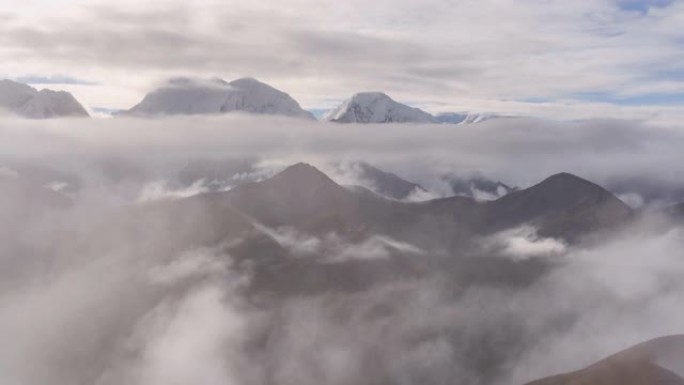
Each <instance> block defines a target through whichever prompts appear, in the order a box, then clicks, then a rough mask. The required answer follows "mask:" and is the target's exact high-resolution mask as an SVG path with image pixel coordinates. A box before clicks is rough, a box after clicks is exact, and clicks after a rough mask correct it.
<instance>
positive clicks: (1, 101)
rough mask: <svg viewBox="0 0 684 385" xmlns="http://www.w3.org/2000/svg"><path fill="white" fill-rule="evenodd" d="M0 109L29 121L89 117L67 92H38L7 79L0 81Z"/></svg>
mask: <svg viewBox="0 0 684 385" xmlns="http://www.w3.org/2000/svg"><path fill="white" fill-rule="evenodd" d="M0 108H4V109H6V110H8V111H10V112H12V113H14V114H16V115H19V116H22V117H25V118H29V119H50V118H59V117H88V116H90V115H89V114H88V112H87V111H86V110H85V108H84V107H83V105H81V103H79V102H78V100H76V98H75V97H74V96H73V95H72V94H71V93H69V92H66V91H54V90H50V89H42V90H40V91H39V90H37V89H35V88H33V87H31V86H29V85H28V84H24V83H19V82H15V81H13V80H9V79H3V80H0Z"/></svg>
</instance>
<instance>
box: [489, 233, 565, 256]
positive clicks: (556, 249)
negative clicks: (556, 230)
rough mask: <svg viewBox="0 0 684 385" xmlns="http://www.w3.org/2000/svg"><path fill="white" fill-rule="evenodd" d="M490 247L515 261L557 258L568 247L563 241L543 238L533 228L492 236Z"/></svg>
mask: <svg viewBox="0 0 684 385" xmlns="http://www.w3.org/2000/svg"><path fill="white" fill-rule="evenodd" d="M486 243H490V245H489V247H491V248H493V249H494V250H497V249H498V250H500V251H499V252H500V253H501V254H502V255H504V256H506V257H509V258H512V259H514V260H525V259H529V258H539V257H557V256H560V255H563V254H565V253H566V251H567V249H568V246H567V245H566V244H565V243H564V242H563V241H561V240H558V239H554V238H543V237H540V236H539V235H538V234H537V230H536V229H535V228H534V227H531V226H523V227H519V228H515V229H510V230H505V231H502V232H500V233H498V234H495V235H493V236H491V237H490V238H489V239H488V240H487V241H486Z"/></svg>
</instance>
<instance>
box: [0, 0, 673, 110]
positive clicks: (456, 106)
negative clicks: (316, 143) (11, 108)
mask: <svg viewBox="0 0 684 385" xmlns="http://www.w3.org/2000/svg"><path fill="white" fill-rule="evenodd" d="M630 3H631V2H630ZM639 5H640V6H641V5H643V6H644V7H648V8H649V11H648V12H647V13H645V14H643V15H642V14H635V13H634V12H633V11H631V10H626V9H625V6H624V3H620V2H616V1H612V0H601V1H586V0H582V1H575V2H571V3H570V2H566V1H560V0H554V1H549V2H545V3H543V4H540V3H539V2H537V1H533V0H524V1H520V2H516V3H515V4H513V3H506V2H504V3H502V2H500V1H496V0H486V1H466V2H465V3H462V4H459V6H457V7H455V6H453V4H452V2H450V1H448V0H430V1H428V2H425V1H416V0H400V1H397V0H391V1H390V0H382V1H376V2H374V3H373V4H372V5H369V4H368V3H367V2H362V1H360V0H353V1H348V2H345V3H344V4H341V3H339V2H335V1H332V0H325V1H319V0H296V1H288V2H287V3H283V2H278V1H274V0H269V1H262V2H259V3H244V2H238V1H229V2H228V3H221V4H220V5H218V4H216V3H214V2H211V1H201V2H199V3H194V4H193V6H192V7H189V6H187V5H186V4H184V3H181V2H178V1H165V2H162V3H155V5H140V4H139V3H135V2H131V1H124V2H119V3H117V5H116V6H112V5H111V4H110V3H105V2H104V1H96V2H87V3H86V2H84V1H69V2H66V3H64V4H63V7H64V9H68V10H69V11H70V12H65V15H68V16H65V17H60V18H56V17H53V16H52V14H51V13H49V12H47V11H46V10H41V9H40V7H38V9H36V7H35V6H34V7H30V6H26V7H15V8H13V9H12V10H11V11H10V12H11V13H10V15H11V20H12V22H9V23H3V24H2V27H0V32H1V33H0V36H2V38H0V42H1V43H2V47H3V51H4V52H5V53H6V55H5V56H6V57H8V58H10V60H6V61H4V62H3V63H2V65H1V66H0V72H3V73H7V74H16V76H22V74H24V75H23V76H26V75H25V73H26V72H27V71H30V73H55V72H58V73H65V74H70V75H72V76H73V75H74V74H78V75H79V76H83V75H82V74H85V75H87V77H88V78H93V79H97V80H98V82H100V83H103V84H105V85H107V86H119V85H123V86H124V87H125V88H127V89H128V90H129V93H130V90H135V92H136V93H137V95H138V100H139V99H140V98H141V97H142V94H143V92H144V91H145V90H146V89H147V88H149V87H150V86H151V85H152V84H153V83H156V82H157V81H158V80H159V79H160V78H163V77H167V76H174V75H178V74H188V75H197V76H215V75H216V76H221V77H224V78H227V79H231V78H237V77H240V76H245V75H251V76H255V77H258V78H260V79H264V80H266V81H267V82H269V83H271V84H273V85H274V86H276V87H278V88H281V89H284V90H285V91H287V92H289V93H291V94H292V95H293V96H294V97H295V98H296V99H298V100H300V101H302V102H303V104H304V105H305V106H307V107H312V108H321V107H328V104H329V103H328V102H326V101H327V100H329V99H331V98H332V99H339V100H342V99H345V98H346V97H348V96H349V95H350V94H351V93H353V92H359V91H364V90H383V91H386V92H389V93H390V94H391V95H393V96H395V97H396V98H397V99H398V100H408V101H413V103H414V104H416V105H419V106H422V107H428V108H431V109H434V110H459V111H469V110H475V111H480V112H487V111H490V112H509V110H512V111H513V112H515V113H516V114H530V113H531V114H535V115H537V114H538V113H539V112H540V111H539V109H540V108H544V109H547V108H548V107H551V108H553V109H554V110H564V111H565V116H569V115H572V114H573V113H574V114H580V113H581V114H582V115H583V116H585V115H587V114H589V115H591V116H602V117H619V116H621V115H620V113H619V112H618V110H623V109H616V108H614V106H612V105H611V103H609V102H607V101H606V103H593V102H591V100H587V99H585V98H581V97H579V98H577V97H576V96H577V95H581V94H582V93H591V92H600V93H606V94H614V95H620V94H625V93H630V92H631V93H636V95H643V94H647V93H649V92H651V93H652V92H653V91H643V90H642V91H638V90H639V89H642V88H643V87H644V86H645V85H646V86H649V85H653V86H655V85H658V87H659V88H660V87H665V88H670V89H671V88H673V87H675V88H677V87H678V86H677V84H678V83H680V82H678V81H677V80H676V79H675V78H673V77H671V76H664V75H663V74H666V73H668V72H669V73H673V72H676V71H678V70H681V68H680V66H679V65H678V64H677V63H681V62H682V60H681V59H682V55H684V50H683V49H682V45H681V38H682V35H681V33H680V32H679V31H680V29H679V28H677V26H678V25H679V21H680V19H681V15H682V14H683V12H684V6H683V5H682V4H681V3H679V2H673V3H672V4H670V5H669V6H667V7H658V6H656V5H658V3H653V2H651V3H648V2H639ZM46 9H49V7H46ZM359 9H363V12H359ZM502 14H505V15H506V18H505V20H503V21H502V18H501V17H500V15H502ZM274 47H277V48H278V49H275V48H274ZM679 88H680V91H681V87H679ZM102 90H103V91H104V90H105V88H102ZM108 90H115V89H114V88H108ZM119 94H120V95H121V98H125V99H126V100H127V102H128V103H130V105H132V104H133V103H135V102H136V100H133V99H134V97H133V96H132V95H129V94H125V95H124V94H121V93H120V92H119ZM89 97H90V98H93V96H92V95H89ZM116 97H118V96H117V95H112V98H116ZM530 98H543V99H544V100H550V101H551V102H550V103H549V104H551V106H548V107H540V106H539V105H535V104H530V103H524V102H523V101H524V100H528V99H530ZM103 99H104V98H103ZM516 101H518V102H517V103H516ZM110 103H111V102H110ZM86 104H90V105H97V106H103V107H110V108H111V107H113V106H112V105H103V104H102V103H94V102H92V103H91V102H89V101H88V100H86ZM122 104H123V102H121V101H119V102H117V103H116V107H117V108H122ZM659 107H661V106H660V105H658V106H656V107H653V108H648V109H647V112H646V111H641V109H639V108H624V110H628V111H631V112H632V113H634V114H638V115H640V116H641V117H644V116H648V115H649V114H656V113H659V112H662V111H663V110H662V109H661V108H659ZM578 110H579V111H581V112H577V111H578ZM549 113H550V112H549Z"/></svg>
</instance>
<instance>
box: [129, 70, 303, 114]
mask: <svg viewBox="0 0 684 385" xmlns="http://www.w3.org/2000/svg"><path fill="white" fill-rule="evenodd" d="M237 111H239V112H246V113H250V114H264V115H284V116H292V117H298V118H304V119H310V120H313V119H314V117H313V115H311V113H310V112H308V111H304V110H303V109H302V108H301V107H300V106H299V103H297V101H296V100H294V99H293V98H292V97H290V96H289V95H288V94H286V93H284V92H282V91H279V90H277V89H275V88H273V87H271V86H269V85H267V84H265V83H262V82H260V81H258V80H256V79H252V78H242V79H237V80H234V81H232V82H230V83H228V82H226V81H224V80H222V79H218V78H213V79H191V78H174V79H171V80H169V81H168V82H167V83H166V84H165V85H163V86H162V87H161V88H159V89H156V90H154V91H152V92H151V93H149V94H147V96H145V98H144V99H143V100H142V101H141V102H140V103H139V104H138V105H136V106H134V107H133V108H131V109H130V110H128V111H125V112H123V113H121V115H137V116H145V115H202V114H224V113H229V112H237Z"/></svg>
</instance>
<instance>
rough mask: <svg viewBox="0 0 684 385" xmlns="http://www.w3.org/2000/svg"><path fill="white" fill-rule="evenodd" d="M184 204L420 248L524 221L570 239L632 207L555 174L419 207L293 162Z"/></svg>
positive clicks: (621, 217)
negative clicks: (481, 198)
mask: <svg viewBox="0 0 684 385" xmlns="http://www.w3.org/2000/svg"><path fill="white" fill-rule="evenodd" d="M190 199H198V200H205V199H207V200H219V201H224V202H225V204H226V205H228V206H230V207H232V208H233V209H234V210H236V211H239V212H240V213H242V214H243V215H245V216H246V217H249V218H253V219H255V220H256V221H258V222H259V223H262V224H264V225H266V226H269V227H282V226H289V227H293V228H296V229H298V230H300V231H303V232H305V233H310V234H316V235H321V234H327V233H330V232H335V233H338V234H340V235H342V236H344V237H348V238H350V239H364V237H366V236H367V235H368V234H378V235H383V236H390V237H393V238H395V239H399V240H402V241H406V242H410V243H414V244H418V245H420V246H422V247H426V248H435V249H438V248H447V249H450V248H453V247H457V248H462V247H465V245H467V244H468V242H470V241H472V240H473V239H474V238H475V237H476V236H478V235H487V234H492V233H494V232H497V231H501V230H504V229H509V228H513V227H517V226H521V225H524V224H530V225H533V226H536V227H537V228H538V229H539V233H540V235H543V236H554V237H558V238H563V239H566V240H569V241H573V240H577V239H579V237H580V236H581V235H584V234H588V233H591V232H593V231H596V230H600V229H603V228H610V227H614V226H617V225H619V224H621V223H624V221H626V220H627V219H628V218H629V217H630V215H631V213H632V210H631V209H630V208H629V207H628V206H626V205H625V204H624V203H622V201H620V200H619V199H617V198H616V197H614V196H613V195H612V194H611V193H609V192H608V191H606V190H605V189H603V188H602V187H600V186H598V185H595V184H593V183H591V182H588V181H586V180H584V179H581V178H579V177H576V176H573V175H571V174H557V175H554V176H552V177H550V178H548V179H546V180H544V181H542V182H541V183H539V184H538V185H536V186H533V187H531V188H529V189H525V190H520V191H517V192H514V193H511V194H509V195H507V196H505V197H503V198H499V199H497V200H494V201H485V202H478V201H476V200H474V199H472V198H468V197H459V196H456V197H451V198H445V199H437V200H432V201H426V202H415V203H413V202H401V201H396V200H390V199H385V198H383V197H381V196H379V195H377V194H374V193H372V192H370V191H369V190H367V189H364V188H359V189H353V190H350V189H346V188H344V187H342V186H340V185H338V184H337V183H335V182H334V181H333V180H332V179H330V178H329V177H328V176H327V175H325V174H324V173H322V172H321V171H319V170H318V169H316V168H315V167H313V166H310V165H307V164H303V163H300V164H297V165H294V166H291V167H289V168H287V169H286V170H284V171H283V172H281V173H279V174H277V175H275V176H274V177H272V178H270V179H266V180H264V181H262V182H256V183H245V184H242V185H239V186H237V187H235V188H234V189H232V190H230V191H227V192H216V193H211V194H205V195H200V196H197V197H194V198H190Z"/></svg>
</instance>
